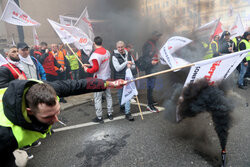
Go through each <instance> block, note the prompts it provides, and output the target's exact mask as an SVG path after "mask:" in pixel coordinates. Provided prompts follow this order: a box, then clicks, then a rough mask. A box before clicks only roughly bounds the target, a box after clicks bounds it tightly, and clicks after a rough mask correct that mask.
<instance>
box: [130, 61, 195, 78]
mask: <svg viewBox="0 0 250 167" xmlns="http://www.w3.org/2000/svg"><path fill="white" fill-rule="evenodd" d="M191 66H194V64H193V63H192V64H187V65H184V66H180V67H176V68H171V69H168V70H164V71H159V72H156V73H152V74H148V75H144V76H141V77H138V78H135V79H134V80H131V82H133V81H138V80H140V79H145V78H149V77H152V76H156V75H160V74H164V73H168V72H171V71H175V70H179V69H182V68H187V67H191Z"/></svg>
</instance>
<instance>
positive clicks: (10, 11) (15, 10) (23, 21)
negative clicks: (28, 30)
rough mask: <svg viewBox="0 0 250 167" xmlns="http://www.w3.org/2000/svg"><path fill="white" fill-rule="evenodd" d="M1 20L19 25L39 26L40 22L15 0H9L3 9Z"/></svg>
mask: <svg viewBox="0 0 250 167" xmlns="http://www.w3.org/2000/svg"><path fill="white" fill-rule="evenodd" d="M1 20H3V21H6V22H7V23H10V24H14V25H19V26H39V25H40V23H38V22H37V21H35V20H33V19H32V18H31V17H30V16H29V15H27V14H26V13H25V12H24V11H23V10H22V9H20V8H19V7H18V6H17V4H16V3H15V2H14V1H13V0H9V1H8V2H7V4H6V6H5V9H4V11H3V14H2V17H1Z"/></svg>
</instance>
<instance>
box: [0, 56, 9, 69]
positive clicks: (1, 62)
mask: <svg viewBox="0 0 250 167" xmlns="http://www.w3.org/2000/svg"><path fill="white" fill-rule="evenodd" d="M4 64H8V61H7V60H6V59H5V58H4V57H3V55H1V54H0V66H2V65H4Z"/></svg>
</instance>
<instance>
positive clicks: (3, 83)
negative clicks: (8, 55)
mask: <svg viewBox="0 0 250 167" xmlns="http://www.w3.org/2000/svg"><path fill="white" fill-rule="evenodd" d="M13 80H15V78H14V76H13V74H12V73H11V71H10V70H9V69H8V68H7V67H5V66H1V67H0V89H1V88H6V87H8V85H9V83H10V81H13Z"/></svg>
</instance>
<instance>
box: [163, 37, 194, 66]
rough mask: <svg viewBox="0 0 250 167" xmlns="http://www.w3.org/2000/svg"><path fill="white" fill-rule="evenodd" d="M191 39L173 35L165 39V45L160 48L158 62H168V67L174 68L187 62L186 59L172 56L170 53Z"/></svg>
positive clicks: (188, 42)
mask: <svg viewBox="0 0 250 167" xmlns="http://www.w3.org/2000/svg"><path fill="white" fill-rule="evenodd" d="M191 42H192V40H190V39H188V38H185V37H180V36H175V37H172V38H170V39H168V40H167V42H166V43H165V45H164V46H163V47H162V48H161V50H160V62H161V64H164V65H165V64H168V65H169V67H170V68H176V67H178V66H183V65H186V64H188V62H187V61H185V60H184V59H181V58H177V57H173V56H172V54H173V53H175V52H176V51H177V50H179V49H181V48H183V47H184V46H186V45H188V44H190V43H191Z"/></svg>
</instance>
